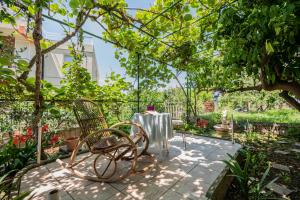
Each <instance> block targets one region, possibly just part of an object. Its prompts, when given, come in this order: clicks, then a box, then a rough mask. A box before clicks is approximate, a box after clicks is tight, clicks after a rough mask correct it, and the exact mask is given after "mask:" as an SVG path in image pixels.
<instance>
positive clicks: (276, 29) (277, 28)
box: [275, 26, 281, 35]
mask: <svg viewBox="0 0 300 200" xmlns="http://www.w3.org/2000/svg"><path fill="white" fill-rule="evenodd" d="M280 31H281V28H280V27H278V26H277V27H275V33H276V35H279V33H280Z"/></svg>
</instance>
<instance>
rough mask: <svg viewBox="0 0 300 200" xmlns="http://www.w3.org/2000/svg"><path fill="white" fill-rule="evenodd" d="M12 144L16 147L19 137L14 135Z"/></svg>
mask: <svg viewBox="0 0 300 200" xmlns="http://www.w3.org/2000/svg"><path fill="white" fill-rule="evenodd" d="M13 144H14V145H18V144H19V135H14V136H13Z"/></svg>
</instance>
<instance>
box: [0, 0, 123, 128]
mask: <svg viewBox="0 0 300 200" xmlns="http://www.w3.org/2000/svg"><path fill="white" fill-rule="evenodd" d="M0 3H1V10H0V22H2V23H9V24H11V25H13V26H15V25H16V20H17V18H25V19H28V21H29V22H30V23H28V30H31V31H30V32H29V33H28V37H29V38H31V39H32V41H33V43H34V47H35V55H34V56H33V57H32V58H31V59H30V60H29V62H28V63H27V62H18V61H17V57H14V58H12V59H11V58H9V59H4V60H3V59H1V60H0V61H1V71H0V73H1V75H0V76H1V78H2V77H4V78H6V79H9V80H10V82H9V83H7V82H6V83H5V84H6V85H9V84H10V83H11V82H13V81H15V82H17V83H19V84H21V85H23V86H24V87H25V88H26V90H27V91H28V92H30V93H33V94H34V99H35V103H34V107H35V111H34V116H35V117H34V120H33V122H32V126H33V128H34V130H35V132H37V128H38V123H39V121H40V119H41V117H42V109H43V99H44V96H43V94H42V93H41V85H42V82H41V69H42V66H41V65H42V57H43V55H45V54H47V53H49V52H51V51H52V50H54V49H55V48H56V47H58V46H59V45H62V44H64V43H65V42H67V41H69V40H70V39H71V38H72V37H74V36H75V35H76V34H77V33H78V32H79V31H80V30H81V28H82V26H83V25H84V23H85V22H86V20H87V19H88V18H91V19H93V20H95V21H96V20H98V19H100V18H101V19H102V20H103V21H104V22H106V23H108V24H109V25H108V26H109V27H113V26H117V27H120V26H123V24H124V23H127V22H128V18H127V17H126V14H125V13H124V12H123V11H124V9H123V8H124V6H126V4H125V2H124V0H123V1H120V0H109V1H108V0H99V1H92V0H84V1H79V0H70V1H64V0H59V1H56V2H53V1H52V0H35V1H28V0H4V1H1V2H0ZM111 11H114V12H115V13H117V14H118V17H116V16H113V15H112V14H111ZM43 13H48V15H49V16H55V17H58V18H59V17H62V18H65V19H66V18H71V19H74V21H75V22H71V21H67V20H65V23H66V24H67V25H68V26H69V27H70V28H71V29H70V30H67V29H66V31H65V36H64V37H63V38H62V39H60V40H59V41H56V42H53V41H47V40H45V39H44V38H43V35H42V29H43V26H42V21H43ZM120 16H121V17H120ZM11 64H16V68H17V70H16V71H17V72H18V73H15V72H14V71H12V70H10V67H6V66H11ZM73 66H74V67H75V68H76V67H77V68H76V69H75V70H74V71H76V70H81V69H80V68H78V66H77V65H76V63H75V65H73ZM33 67H34V69H35V79H34V82H32V79H30V78H29V77H28V75H29V72H30V71H31V70H32V69H33ZM71 71H72V70H71ZM12 73H14V76H17V77H14V76H11V74H12ZM81 73H84V72H83V71H81ZM10 77H13V79H12V80H11V78H10ZM4 78H3V80H5V79H4ZM1 82H2V83H3V81H2V79H1ZM66 87H67V86H66ZM69 89H70V87H69Z"/></svg>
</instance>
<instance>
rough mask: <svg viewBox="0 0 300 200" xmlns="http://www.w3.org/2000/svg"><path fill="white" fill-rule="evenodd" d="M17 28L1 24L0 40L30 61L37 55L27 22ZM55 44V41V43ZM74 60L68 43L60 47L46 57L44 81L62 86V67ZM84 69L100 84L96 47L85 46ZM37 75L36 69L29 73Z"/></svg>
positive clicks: (20, 23) (20, 21)
mask: <svg viewBox="0 0 300 200" xmlns="http://www.w3.org/2000/svg"><path fill="white" fill-rule="evenodd" d="M17 24H18V26H17V27H15V28H14V27H12V26H11V25H8V24H1V23H0V38H1V40H2V41H3V42H4V43H5V45H10V46H12V47H13V48H14V49H15V53H16V52H18V55H19V56H20V57H21V58H22V59H25V60H28V61H29V60H30V59H31V58H32V57H33V56H34V55H35V48H34V44H33V41H32V39H30V38H28V37H27V36H26V22H25V21H22V20H19V21H18V23H17ZM53 42H55V41H53ZM71 60H72V57H71V56H70V52H69V50H68V43H65V44H63V45H60V46H59V47H57V48H56V49H54V50H53V51H51V52H50V53H48V54H46V55H45V56H44V62H43V63H44V65H43V74H42V77H43V79H44V80H46V81H48V82H50V83H52V84H53V85H54V86H60V81H61V80H62V79H63V78H64V74H63V72H62V66H63V64H64V62H69V61H71ZM82 67H84V68H86V69H87V71H88V72H89V73H90V74H91V77H92V80H94V81H97V83H99V73H98V67H97V60H96V56H95V50H94V45H93V44H92V43H90V44H84V58H83V63H82ZM34 75H35V67H33V68H32V70H31V71H30V73H29V77H30V76H32V77H33V76H34Z"/></svg>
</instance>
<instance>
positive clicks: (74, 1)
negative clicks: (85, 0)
mask: <svg viewBox="0 0 300 200" xmlns="http://www.w3.org/2000/svg"><path fill="white" fill-rule="evenodd" d="M69 6H70V7H71V8H72V9H73V10H75V9H76V8H78V6H79V0H71V1H70V3H69Z"/></svg>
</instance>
